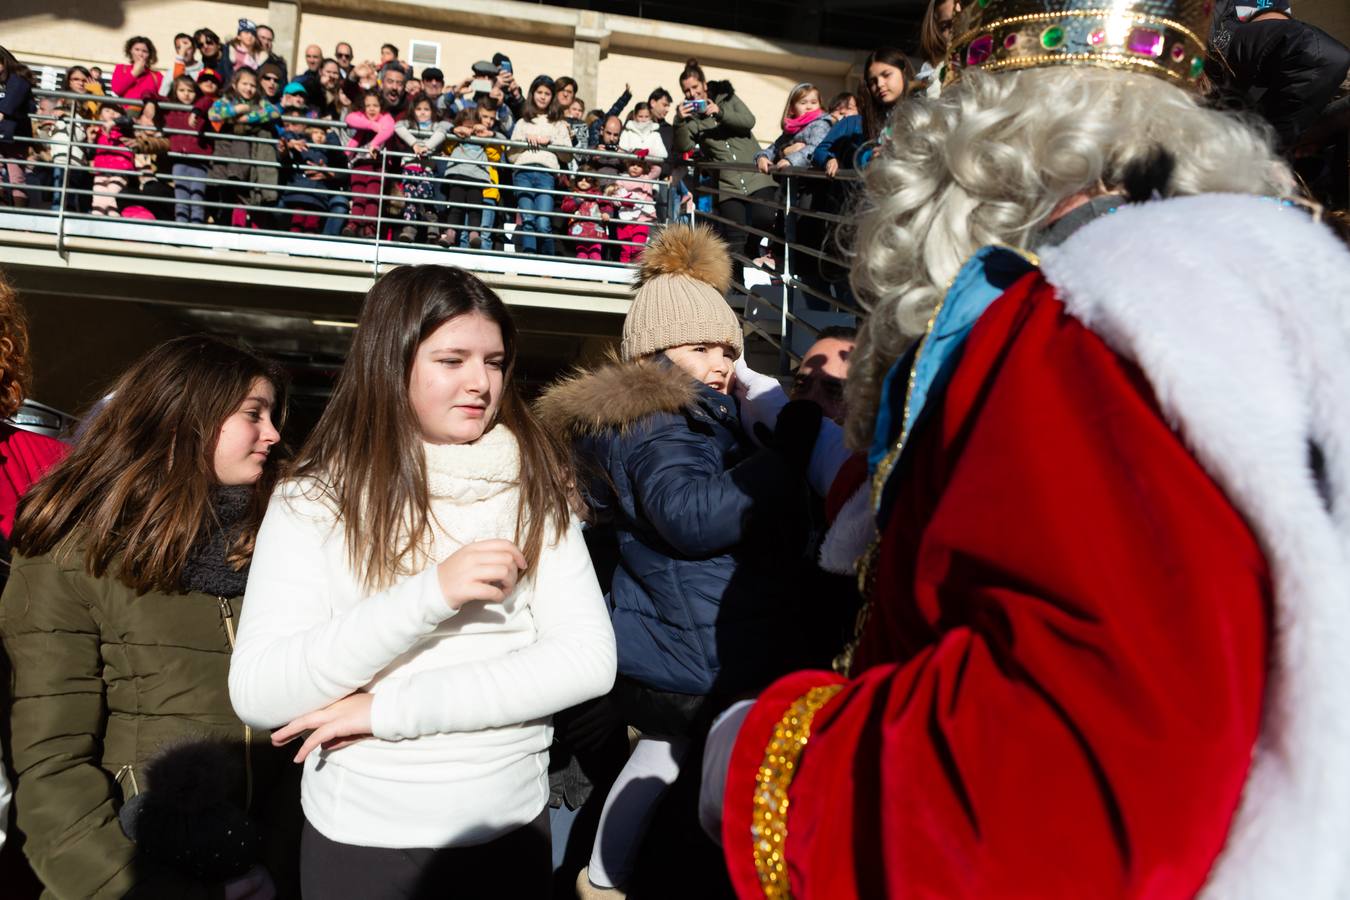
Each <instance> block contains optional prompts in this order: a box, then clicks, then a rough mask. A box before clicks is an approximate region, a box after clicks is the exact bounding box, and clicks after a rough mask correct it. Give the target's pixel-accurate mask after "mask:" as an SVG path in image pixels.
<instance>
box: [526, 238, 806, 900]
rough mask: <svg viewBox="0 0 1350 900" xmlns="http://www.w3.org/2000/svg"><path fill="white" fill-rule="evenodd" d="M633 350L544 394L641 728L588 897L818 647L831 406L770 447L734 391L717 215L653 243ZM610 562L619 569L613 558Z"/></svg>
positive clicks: (607, 817)
mask: <svg viewBox="0 0 1350 900" xmlns="http://www.w3.org/2000/svg"><path fill="white" fill-rule="evenodd" d="M637 282H638V288H637V292H636V295H635V297H634V299H633V302H632V305H631V307H630V308H629V312H628V315H627V317H626V318H625V320H624V325H623V341H622V344H621V355H622V359H621V360H611V361H610V362H608V363H606V364H603V365H601V366H600V367H598V368H596V369H593V370H590V371H584V372H581V373H580V374H577V375H574V376H572V377H570V378H568V379H567V380H565V381H563V382H560V383H558V384H556V385H554V386H552V387H550V388H549V389H548V390H547V391H545V393H544V395H543V397H541V399H540V401H539V405H538V409H539V412H540V413H541V415H542V416H543V418H544V420H545V424H546V425H547V426H548V427H549V430H550V431H551V432H553V433H555V434H561V435H564V436H566V437H567V438H568V439H570V440H571V441H572V446H573V456H574V462H575V464H576V466H577V472H578V487H579V489H580V490H581V492H582V495H583V498H584V500H585V503H586V507H587V517H588V520H589V524H590V525H591V528H592V530H593V533H594V545H593V547H594V549H593V554H594V556H593V559H597V560H600V561H601V562H600V563H598V564H597V574H598V575H599V576H600V581H601V583H602V584H604V583H606V582H607V581H609V576H611V575H612V581H611V582H610V584H611V587H610V592H609V597H608V598H607V599H608V601H609V606H610V609H611V610H612V612H611V618H612V621H613V624H614V634H615V638H616V641H617V647H618V654H619V675H618V679H617V681H616V683H615V687H614V691H613V695H612V696H613V700H614V702H615V705H616V707H617V709H618V712H619V713H620V715H621V717H622V721H623V722H624V723H626V724H628V725H630V726H632V727H634V728H636V729H637V730H638V731H639V732H640V734H641V737H640V739H639V740H638V742H637V746H636V747H635V748H634V750H633V753H632V755H631V756H630V757H629V760H628V762H627V764H626V765H625V766H624V768H623V771H622V772H621V773H620V775H619V777H618V779H617V780H616V781H615V783H614V785H613V787H612V788H611V789H610V792H609V795H608V797H607V798H606V799H605V802H604V808H603V811H602V813H601V816H600V823H599V830H598V832H597V834H596V838H595V844H594V848H593V852H592V854H591V860H590V865H589V866H588V867H587V869H586V870H583V872H582V874H581V877H579V878H578V881H577V889H578V896H582V897H590V896H611V895H609V894H597V893H596V892H595V890H596V888H600V889H606V888H611V889H618V890H619V891H623V890H625V889H627V887H628V886H629V880H630V878H631V877H632V875H633V870H634V866H635V862H636V857H637V849H638V847H639V845H640V844H641V842H642V838H643V835H644V832H645V831H646V830H647V826H648V823H649V821H650V818H651V815H652V812H653V811H654V809H655V807H656V805H657V804H658V803H659V801H660V800H661V797H662V796H663V795H664V793H665V791H666V789H667V788H668V787H669V785H670V784H672V783H673V782H674V781H675V778H676V777H677V776H678V774H679V771H680V766H681V763H682V761H683V760H684V758H685V754H686V752H687V751H688V749H689V748H690V746H691V745H692V744H693V742H694V741H695V740H698V739H699V738H698V735H699V734H700V733H702V732H704V731H706V727H707V725H708V722H709V721H710V720H711V718H712V716H714V715H715V714H716V713H717V712H718V711H720V709H721V708H723V707H724V705H725V704H726V703H727V702H728V701H729V700H731V699H732V698H734V697H736V696H737V695H739V694H741V693H742V692H748V691H754V690H756V689H757V686H759V685H763V684H766V683H767V682H769V681H770V680H772V679H774V678H775V677H777V676H779V675H781V674H784V673H785V672H788V671H793V670H794V669H796V668H799V667H802V666H804V665H809V664H811V663H821V662H824V661H825V660H827V659H828V658H829V657H828V655H826V656H825V657H824V659H817V658H814V657H816V656H817V655H818V650H819V649H821V648H813V647H811V646H810V642H811V641H812V640H814V639H816V638H815V637H814V636H813V635H812V634H811V632H812V629H810V628H809V627H805V628H804V627H803V626H802V623H803V621H807V619H808V617H809V615H810V613H809V612H808V609H807V604H808V603H809V602H810V598H809V597H807V596H806V594H807V593H808V591H807V590H806V589H805V588H804V585H805V584H809V583H810V579H809V578H806V577H804V575H805V573H806V572H807V571H809V568H808V567H810V566H811V565H812V561H811V560H810V558H809V554H808V553H807V552H806V548H807V547H808V546H809V541H808V532H809V525H808V520H807V515H806V509H807V505H806V504H807V496H808V490H809V489H808V488H807V486H806V481H805V472H806V469H807V465H808V463H809V460H810V457H811V451H812V448H813V445H814V443H815V439H816V435H817V432H818V430H819V427H820V408H819V407H817V406H813V405H810V404H808V403H804V402H798V403H790V404H788V405H787V406H786V407H784V408H783V411H782V413H781V414H780V415H779V418H778V423H777V430H776V431H775V432H774V434H773V436H772V439H771V440H769V441H768V443H769V444H770V447H767V448H764V449H759V448H756V447H755V445H754V444H752V443H751V442H750V440H749V439H748V438H747V436H746V434H745V433H744V432H743V431H742V429H741V426H740V422H739V419H738V413H737V408H736V403H735V401H733V400H732V399H731V397H730V396H728V394H729V393H730V391H731V388H732V382H733V377H734V376H733V369H732V365H733V361H734V360H735V359H736V358H737V357H738V356H739V355H740V354H741V350H742V345H743V341H742V326H741V323H740V321H739V320H738V319H737V318H736V314H735V313H734V312H733V311H732V309H731V307H730V306H729V305H728V304H727V302H726V299H725V292H726V291H727V290H728V288H729V286H730V282H731V259H730V255H729V254H728V252H727V248H726V245H725V244H724V243H723V242H722V241H721V240H720V239H719V238H718V237H716V235H714V234H713V232H712V231H711V230H710V229H708V228H707V227H699V228H692V227H689V226H685V225H671V226H668V227H667V228H666V229H665V230H664V231H662V232H661V234H660V235H659V236H657V237H656V238H655V239H654V240H653V241H652V242H651V243H650V244H648V245H647V247H646V248H645V250H644V251H643V254H642V259H641V266H640V268H639V270H638V276H637ZM605 559H610V560H611V561H612V560H618V562H617V564H615V563H613V562H611V564H610V565H603V561H604V560H605Z"/></svg>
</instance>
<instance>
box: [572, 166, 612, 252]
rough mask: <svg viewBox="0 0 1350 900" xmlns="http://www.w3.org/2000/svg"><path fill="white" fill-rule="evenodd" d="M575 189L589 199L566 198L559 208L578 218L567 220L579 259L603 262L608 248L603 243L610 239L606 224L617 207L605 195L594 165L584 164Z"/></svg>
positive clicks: (579, 172)
mask: <svg viewBox="0 0 1350 900" xmlns="http://www.w3.org/2000/svg"><path fill="white" fill-rule="evenodd" d="M572 190H573V192H575V193H578V194H585V195H586V196H585V197H565V198H563V202H562V206H560V207H559V208H560V209H561V210H562V211H563V212H565V213H572V214H573V215H574V216H575V218H571V219H568V220H567V233H568V234H569V235H571V236H572V237H573V238H575V239H576V242H575V243H576V248H577V259H595V260H599V259H603V258H604V250H603V248H604V245H603V244H601V243H600V241H602V240H604V239H606V238H608V237H609V232H608V231H607V230H606V224H605V223H607V222H609V220H610V218H611V217H612V216H613V215H614V204H613V203H611V202H610V201H608V200H606V199H605V196H604V194H602V193H601V191H600V185H599V184H598V182H597V179H596V177H595V166H594V165H592V164H591V163H589V162H584V163H582V164H581V168H580V169H579V170H578V171H577V173H576V174H575V175H573V176H572ZM596 219H599V220H600V221H598V222H597V221H595V220H596Z"/></svg>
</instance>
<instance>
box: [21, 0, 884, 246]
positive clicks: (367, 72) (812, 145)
mask: <svg viewBox="0 0 1350 900" xmlns="http://www.w3.org/2000/svg"><path fill="white" fill-rule="evenodd" d="M273 39H274V34H273V32H272V30H271V29H270V28H269V27H267V26H266V25H260V24H256V23H254V22H252V21H250V20H247V19H241V20H240V21H239V22H238V26H237V28H236V33H235V35H234V37H233V38H231V39H229V40H227V41H224V40H222V39H221V37H220V36H219V35H218V34H217V33H216V32H214V31H213V30H211V29H209V28H199V29H197V30H196V31H195V32H193V33H192V34H187V33H180V34H178V35H176V36H175V38H174V57H173V60H172V63H171V64H170V65H163V64H161V61H160V59H159V56H158V51H157V48H156V47H155V45H154V43H153V42H152V41H151V40H150V39H149V38H146V37H143V36H134V37H132V38H130V39H128V40H127V41H126V42H125V45H124V47H123V53H124V55H125V57H126V62H125V63H122V64H119V65H118V66H116V67H115V68H114V70H113V71H112V73H111V74H110V76H108V77H107V78H106V79H105V77H104V73H102V72H101V71H97V70H95V69H93V68H86V67H83V66H71V67H70V68H68V69H67V70H66V72H65V73H64V75H63V77H62V79H61V82H60V84H59V85H58V87H59V88H60V89H61V90H62V91H67V92H72V93H79V94H89V95H90V96H91V97H93V98H97V99H91V100H89V101H86V102H81V101H78V100H75V99H72V98H64V99H61V98H51V97H43V98H42V99H40V100H38V101H36V102H33V101H32V99H31V91H30V95H29V96H27V97H24V98H15V99H14V101H13V102H12V103H10V104H9V105H11V106H12V105H15V104H18V105H26V106H31V107H32V111H33V113H34V115H33V116H32V117H31V119H30V120H28V121H24V122H21V123H13V124H15V127H17V128H19V129H20V131H19V133H18V137H19V139H20V140H18V141H14V142H6V143H0V153H4V154H5V155H6V157H7V158H8V159H9V160H11V162H10V164H9V165H8V166H6V167H5V178H4V183H3V184H0V203H6V204H10V205H14V206H32V207H39V206H40V207H43V208H50V209H53V210H55V209H57V208H59V206H60V204H61V203H62V202H63V201H62V197H63V196H64V198H65V199H64V202H65V203H66V205H67V209H68V210H70V211H74V212H87V213H92V214H95V215H102V216H136V217H148V218H158V219H164V220H176V221H178V222H181V223H193V224H203V223H211V224H215V225H227V226H231V227H236V228H267V229H275V230H283V231H290V232H296V233H308V234H315V233H317V234H324V235H330V236H345V237H356V238H370V237H375V236H376V235H377V233H379V234H380V236H381V237H383V238H385V239H390V240H399V241H406V242H418V243H433V242H434V243H438V244H440V245H442V246H447V247H450V246H455V247H461V248H469V249H503V248H504V243H505V241H506V240H507V239H508V238H507V234H508V231H507V229H506V227H505V226H506V224H507V223H508V222H511V223H512V224H513V225H514V228H513V229H512V232H513V234H512V237H511V238H510V240H511V241H512V243H513V244H514V248H515V250H516V252H521V253H538V254H546V255H563V256H567V257H576V258H579V259H586V260H599V259H607V260H612V261H619V262H630V261H631V260H632V259H633V258H634V257H635V256H636V254H637V252H638V251H639V250H640V248H641V246H642V244H643V243H645V242H646V240H647V239H648V237H649V236H650V234H651V230H652V227H653V226H659V225H660V224H662V223H664V222H665V221H667V220H668V219H669V218H670V217H671V215H672V214H674V215H677V216H678V215H686V214H688V213H691V212H693V210H694V208H695V206H696V205H697V206H698V208H700V209H701V210H702V211H703V212H705V213H709V214H712V217H713V219H714V221H718V220H720V222H719V224H720V227H721V228H722V230H723V231H724V232H727V234H728V237H729V239H731V240H732V241H733V243H734V245H735V246H736V247H737V249H738V250H740V249H743V250H744V253H745V255H746V256H748V257H750V258H758V262H759V263H761V264H764V265H773V263H774V256H775V252H774V250H773V249H772V247H771V246H769V245H768V243H767V242H766V240H765V237H766V236H767V235H769V234H774V235H778V236H781V235H782V234H783V229H784V223H783V222H782V221H781V219H779V220H776V219H775V216H774V213H773V210H772V209H770V208H768V207H767V206H766V205H765V201H768V200H771V199H772V197H773V196H774V195H775V193H776V192H777V191H778V189H779V185H778V179H777V178H776V176H777V174H778V173H780V172H781V170H782V169H784V168H785V167H786V166H788V165H794V166H797V167H812V166H814V167H816V168H818V169H822V170H824V171H826V172H828V173H829V174H831V175H833V174H835V173H836V172H837V171H840V170H848V169H851V168H852V167H853V164H854V155H853V150H854V149H855V146H856V144H857V143H858V141H857V140H855V139H854V137H855V136H857V135H861V134H864V133H865V132H866V129H862V128H857V127H854V128H849V127H845V128H844V130H842V131H840V130H839V128H837V127H836V126H838V125H839V123H841V122H844V123H846V124H847V122H848V121H849V120H851V119H856V118H858V117H859V116H860V115H865V114H866V113H867V112H868V110H870V109H872V108H873V107H875V104H869V102H868V101H867V99H866V97H864V98H863V99H862V100H861V102H860V99H859V97H860V94H861V95H866V94H867V90H870V88H867V89H866V90H864V91H862V92H860V94H854V93H842V94H838V95H836V96H834V97H832V98H830V100H829V103H828V104H826V103H824V102H823V101H824V100H825V99H826V98H825V97H823V96H822V95H821V92H820V90H819V89H818V88H816V87H815V86H814V85H811V84H800V85H797V86H796V87H794V88H793V89H792V92H791V94H792V96H791V97H790V98H789V100H788V102H787V103H786V104H785V108H784V113H783V117H782V121H781V122H780V123H778V125H779V126H780V127H781V132H782V134H781V136H780V138H779V139H778V140H776V141H774V142H773V143H770V144H768V146H767V147H764V146H763V142H762V141H761V140H760V139H759V137H758V136H757V135H756V133H755V129H756V127H757V123H756V120H755V116H754V115H753V114H752V113H751V112H750V110H749V109H748V108H747V107H746V106H745V104H744V103H743V102H742V101H741V100H740V99H739V98H738V97H737V96H736V94H735V89H734V87H733V86H732V85H731V84H730V82H725V81H713V82H711V83H709V82H708V81H707V79H706V77H705V76H704V75H703V70H702V68H701V67H700V65H699V64H698V62H697V61H696V60H690V61H689V63H688V64H687V65H686V66H685V68H684V71H683V72H680V73H679V79H678V84H679V93H678V95H673V94H672V93H671V91H669V90H667V89H666V88H665V87H661V86H658V87H656V88H654V89H652V90H651V91H649V92H648V93H647V95H646V99H645V100H638V101H637V102H636V103H634V102H633V100H634V94H633V91H632V89H631V87H629V86H625V89H624V91H623V93H622V95H621V96H619V97H618V98H616V99H615V101H614V102H613V103H611V104H610V105H609V106H608V107H598V106H597V107H594V108H591V107H589V106H588V104H587V102H586V101H585V100H584V99H583V98H581V97H579V96H577V87H578V86H577V82H576V79H574V78H572V77H571V76H567V75H563V76H559V77H551V76H548V75H538V76H536V77H534V78H533V79H531V81H530V82H529V83H528V85H527V86H526V85H523V84H522V82H521V81H518V80H517V77H516V74H515V68H514V64H513V62H512V60H511V59H510V58H509V57H507V56H506V55H505V54H503V53H496V54H494V55H493V56H492V58H491V59H484V60H479V61H477V62H474V63H473V64H472V65H471V66H469V67H468V68H467V71H465V72H464V73H463V75H462V77H457V78H456V77H453V76H452V77H451V79H450V80H449V81H447V76H446V74H445V72H444V71H442V70H441V69H440V68H439V67H435V66H432V67H426V68H423V69H421V70H420V71H417V70H415V69H414V68H413V66H411V65H409V64H408V63H407V62H405V61H404V60H402V59H401V58H400V50H399V48H398V47H396V46H394V45H392V44H384V45H383V46H381V48H380V51H379V56H378V59H377V60H373V59H366V60H360V61H358V60H357V58H356V56H355V53H354V51H353V48H352V45H351V44H350V43H348V42H340V43H338V44H337V45H336V46H335V47H334V48H333V50H332V55H331V56H330V55H327V54H326V53H325V50H324V48H322V47H320V46H318V45H314V44H311V45H309V46H306V47H305V48H304V51H303V64H302V68H301V69H300V70H299V71H297V72H294V73H290V72H288V67H287V64H286V60H284V59H283V58H281V57H280V56H278V55H277V54H276V53H274V52H273V49H272V46H273ZM894 53H898V51H894ZM901 56H903V54H901ZM888 58H890V57H888ZM10 59H11V63H10V64H9V66H8V67H5V61H4V59H3V58H0V76H3V77H5V79H6V80H8V76H9V75H10V74H11V73H15V74H18V76H19V79H18V80H22V81H23V82H24V83H25V84H27V85H28V86H29V87H30V88H31V87H32V82H33V81H34V80H35V79H34V78H33V76H32V73H31V72H29V70H27V69H26V68H25V67H24V66H23V65H22V63H20V62H18V61H17V60H13V58H12V57H10ZM906 71H907V70H906ZM11 93H13V92H12V91H11ZM676 96H679V97H680V102H678V103H677V102H676ZM128 101H135V102H128ZM4 102H5V101H4V100H3V99H2V98H0V103H4ZM11 115H12V117H13V114H11ZM72 116H74V117H77V123H76V127H74V128H72V127H71V122H70V117H72ZM874 118H875V117H874ZM859 121H861V120H859ZM759 128H760V130H761V131H766V129H764V128H763V126H759ZM871 130H872V131H875V129H871ZM30 133H31V134H32V135H33V136H34V137H35V138H36V140H35V141H32V142H24V141H22V138H23V137H26V136H27V135H28V134H30ZM0 138H3V134H0ZM4 148H8V149H7V150H6V149H4ZM582 151H600V152H598V153H589V154H588V153H585V152H582ZM696 159H697V160H702V161H705V162H708V163H711V164H713V166H712V167H711V168H710V170H708V171H705V172H704V173H702V174H701V175H699V176H697V177H694V176H692V175H691V174H690V170H689V168H688V167H687V165H686V164H687V163H688V162H690V161H692V160H696ZM67 163H69V166H67ZM717 164H724V165H726V168H720V169H719V168H718V166H717ZM756 166H757V167H758V169H759V171H755V167H756ZM67 173H69V174H68V176H67ZM64 177H69V179H70V183H69V184H68V185H65V186H66V187H67V188H69V189H70V190H69V191H67V192H65V193H64V194H63V192H62V190H61V188H62V186H63V178H64ZM817 193H822V195H823V192H817ZM835 199H838V198H835ZM819 205H821V207H822V208H823V207H824V201H823V200H822V201H819ZM499 206H500V207H503V209H502V210H501V211H500V212H499V211H498V207H499ZM745 226H748V228H745ZM738 228H740V229H742V230H740V231H738ZM808 231H809V228H802V229H801V234H800V235H799V236H802V235H808ZM816 231H818V232H819V231H823V229H816ZM809 236H810V237H811V238H812V239H813V240H817V239H819V238H820V234H816V233H814V232H813V233H810V234H809ZM766 246H767V247H768V249H765V248H766Z"/></svg>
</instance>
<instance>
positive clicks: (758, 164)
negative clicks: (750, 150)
mask: <svg viewBox="0 0 1350 900" xmlns="http://www.w3.org/2000/svg"><path fill="white" fill-rule="evenodd" d="M769 165H770V163H769V158H768V157H767V156H760V157H756V159H755V168H756V169H759V171H760V173H761V174H763V175H768V174H769Z"/></svg>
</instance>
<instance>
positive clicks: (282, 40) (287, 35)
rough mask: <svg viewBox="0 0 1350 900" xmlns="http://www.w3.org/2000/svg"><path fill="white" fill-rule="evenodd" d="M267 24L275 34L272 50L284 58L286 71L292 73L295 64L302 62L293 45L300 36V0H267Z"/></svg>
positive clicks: (294, 70)
mask: <svg viewBox="0 0 1350 900" xmlns="http://www.w3.org/2000/svg"><path fill="white" fill-rule="evenodd" d="M267 24H268V25H270V26H271V27H272V33H273V34H274V35H276V40H274V41H273V42H272V52H273V53H275V54H276V55H277V56H280V57H281V58H282V59H284V60H286V68H287V71H288V72H290V73H292V74H294V73H295V72H296V71H297V69H296V64H297V63H298V62H303V60H300V59H299V57H298V54H297V48H296V46H295V42H296V40H297V39H298V38H299V37H300V0H267ZM301 68H304V67H303V66H301Z"/></svg>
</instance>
